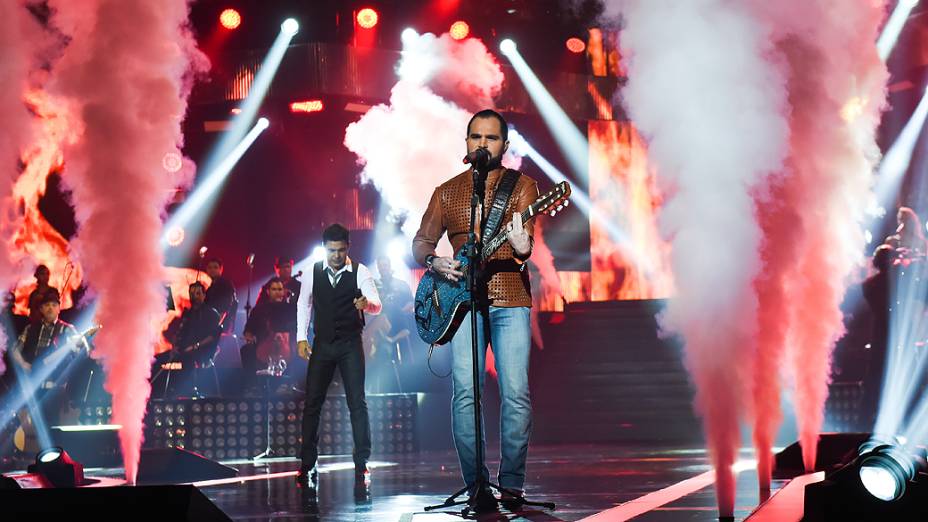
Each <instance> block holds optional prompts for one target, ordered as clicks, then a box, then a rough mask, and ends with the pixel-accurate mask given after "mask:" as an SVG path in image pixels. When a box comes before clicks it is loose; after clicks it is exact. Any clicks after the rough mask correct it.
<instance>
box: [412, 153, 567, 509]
mask: <svg viewBox="0 0 928 522" xmlns="http://www.w3.org/2000/svg"><path fill="white" fill-rule="evenodd" d="M477 164H479V160H478V161H473V162H471V175H472V176H473V194H472V195H471V200H470V229H469V232H468V233H467V243H465V245H464V251H465V255H466V256H467V260H468V265H467V288H468V291H469V292H470V349H471V363H472V364H471V366H472V372H473V373H472V375H471V378H472V379H473V387H474V441H475V442H476V447H475V448H474V449H475V458H474V471H475V472H476V475H474V477H475V479H474V490H473V492H472V493H470V494H469V495H468V497H467V500H457V498H458V497H459V496H461V495H462V494H463V493H465V492H466V491H467V485H466V484H465V485H464V487H463V488H461V489H460V490H458V491H457V492H455V493H454V494H453V495H451V496H450V497H448V498H447V499H445V501H444V502H443V503H442V504H438V505H434V506H426V508H425V511H433V510H436V509H444V508H446V507H450V506H457V505H461V504H466V507H464V509H463V510H462V511H461V516H462V517H465V518H467V517H470V516H472V515H474V514H478V511H477V496H478V495H479V494H480V493H481V492H482V491H483V490H484V489H486V488H488V487H489V488H493V489H495V490H496V491H499V492H501V493H502V492H505V493H508V494H509V495H511V496H513V497H515V498H516V499H519V500H518V501H517V502H516V503H517V505H518V506H519V507H521V506H523V505H532V506H540V507H545V508H548V509H555V506H554V503H552V502H530V501H528V500H525V498H524V497H522V496H521V495H519V494H518V492H516V491H513V490H510V489H507V488H504V487H502V486H500V485H499V484H495V483H493V482H492V481H490V480H489V479H486V478H484V477H483V468H484V459H485V456H484V454H483V452H484V440H483V411H482V400H481V395H482V393H481V390H480V364H479V363H478V358H477V357H478V355H479V343H478V342H477V314H478V313H480V311H481V310H482V309H483V307H484V306H486V299H485V298H484V297H485V296H483V294H482V292H481V290H480V288H478V277H479V271H478V270H479V268H478V267H479V265H480V264H482V261H483V260H482V259H481V256H482V252H483V244H482V241H481V239H482V238H478V237H477V233H476V228H477V207H478V206H479V205H482V204H483V202H484V199H485V192H486V177H487V173H484V172H480V169H479V167H478V166H477ZM482 217H483V216H481V223H480V224H481V227H482V226H483V219H482ZM489 319H490V318H489V314H487V318H486V320H487V321H489ZM484 349H486V348H484ZM491 495H492V493H491ZM494 500H496V498H495V497H494Z"/></svg>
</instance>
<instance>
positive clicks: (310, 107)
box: [290, 100, 325, 113]
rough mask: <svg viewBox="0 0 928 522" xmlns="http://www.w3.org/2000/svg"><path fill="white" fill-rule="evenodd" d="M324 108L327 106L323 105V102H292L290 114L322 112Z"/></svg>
mask: <svg viewBox="0 0 928 522" xmlns="http://www.w3.org/2000/svg"><path fill="white" fill-rule="evenodd" d="M324 108H325V106H324V105H323V104H322V100H304V101H298V102H292V103H291V104H290V112H293V113H298V112H303V113H309V112H321V111H322V110H323V109H324Z"/></svg>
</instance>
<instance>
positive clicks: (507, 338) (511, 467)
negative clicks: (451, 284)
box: [451, 306, 532, 490]
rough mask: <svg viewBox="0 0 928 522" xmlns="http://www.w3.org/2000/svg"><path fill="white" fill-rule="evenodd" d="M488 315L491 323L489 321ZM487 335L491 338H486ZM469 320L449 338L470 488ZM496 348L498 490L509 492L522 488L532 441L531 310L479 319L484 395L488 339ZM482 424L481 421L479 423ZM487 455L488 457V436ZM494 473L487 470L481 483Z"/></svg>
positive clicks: (457, 433)
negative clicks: (507, 489)
mask: <svg viewBox="0 0 928 522" xmlns="http://www.w3.org/2000/svg"><path fill="white" fill-rule="evenodd" d="M487 315H489V321H487ZM488 334H489V335H488ZM470 338H471V332H470V315H467V317H466V318H465V319H464V322H463V323H461V327H460V329H459V330H458V331H457V333H456V334H455V335H454V338H452V339H451V354H452V384H453V386H454V393H453V396H452V400H451V415H452V424H451V426H452V431H453V432H454V446H455V448H456V449H457V452H458V459H459V460H460V462H461V473H462V474H463V476H464V483H465V484H466V485H467V487H468V488H469V489H470V488H472V487H473V485H474V483H475V481H476V469H475V468H476V464H475V461H476V457H477V444H476V440H475V432H474V386H473V381H474V379H473V366H472V363H471V361H472V351H471V343H470ZM488 338H489V340H490V346H491V348H492V349H493V357H494V359H495V361H496V362H495V365H496V371H497V374H498V375H499V391H500V397H501V399H502V405H501V408H500V438H501V439H502V440H501V441H500V453H501V455H500V465H499V477H498V478H499V485H500V486H502V487H504V488H510V489H520V490H521V489H523V488H524V485H525V460H526V457H527V456H528V439H529V434H530V433H531V431H532V405H531V400H530V399H529V393H528V358H529V350H530V348H531V345H532V335H531V329H530V326H529V308H528V307H515V308H502V307H496V306H491V307H489V312H486V311H484V312H482V313H479V314H478V315H477V340H478V344H477V348H478V349H477V353H478V355H479V356H478V361H479V364H480V391H481V397H482V396H483V395H482V393H483V382H484V377H485V375H486V370H485V362H486V351H487V340H488ZM481 425H483V419H481ZM483 440H484V448H483V454H484V456H486V443H485V442H486V435H485V434H484V437H483ZM489 477H490V472H489V470H488V469H487V467H486V465H484V466H483V478H484V479H485V480H489Z"/></svg>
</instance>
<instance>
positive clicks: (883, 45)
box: [876, 0, 918, 61]
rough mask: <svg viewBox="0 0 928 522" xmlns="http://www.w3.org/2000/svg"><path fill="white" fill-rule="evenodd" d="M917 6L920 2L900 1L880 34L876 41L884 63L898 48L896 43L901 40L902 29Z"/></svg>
mask: <svg viewBox="0 0 928 522" xmlns="http://www.w3.org/2000/svg"><path fill="white" fill-rule="evenodd" d="M916 5H918V0H899V2H898V3H897V4H896V8H895V9H893V14H892V15H890V17H889V20H887V21H886V25H885V26H883V32H882V33H880V37H879V38H878V39H877V41H876V50H877V53H879V55H880V59H882V60H883V61H886V58H888V57H889V53H890V52H892V50H893V47H895V46H896V41H897V40H899V34H900V33H902V28H903V27H904V26H905V22H906V20H907V19H908V18H909V13H911V12H912V9H914V8H915V6H916Z"/></svg>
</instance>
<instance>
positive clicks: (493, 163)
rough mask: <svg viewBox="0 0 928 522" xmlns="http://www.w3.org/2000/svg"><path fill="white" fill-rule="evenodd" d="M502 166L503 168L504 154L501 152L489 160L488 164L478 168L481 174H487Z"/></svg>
mask: <svg viewBox="0 0 928 522" xmlns="http://www.w3.org/2000/svg"><path fill="white" fill-rule="evenodd" d="M500 168H503V155H502V154H500V155H499V156H493V157H492V158H490V160H489V161H487V164H486V165H481V166H480V167H479V168H478V169H477V170H478V171H479V172H480V173H481V174H484V175H486V174H487V173H489V172H491V171H494V170H496V169H500Z"/></svg>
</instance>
